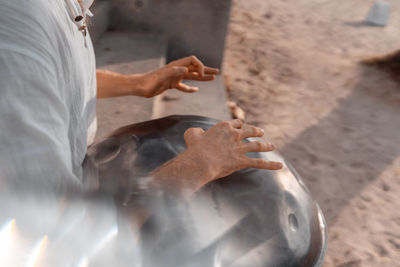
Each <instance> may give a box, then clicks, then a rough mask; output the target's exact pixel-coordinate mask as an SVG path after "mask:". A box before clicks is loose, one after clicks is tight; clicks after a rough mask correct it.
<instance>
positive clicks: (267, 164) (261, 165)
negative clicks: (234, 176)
mask: <svg viewBox="0 0 400 267" xmlns="http://www.w3.org/2000/svg"><path fill="white" fill-rule="evenodd" d="M245 164H246V166H247V167H248V168H256V169H266V170H280V169H282V167H283V164H282V163H280V162H277V161H267V160H264V159H251V158H247V159H246V162H245Z"/></svg>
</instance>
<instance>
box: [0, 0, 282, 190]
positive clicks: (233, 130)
mask: <svg viewBox="0 0 400 267" xmlns="http://www.w3.org/2000/svg"><path fill="white" fill-rule="evenodd" d="M82 1H83V0H35V1H27V0H13V1H10V0H0V127H1V128H0V186H2V188H3V189H4V187H9V188H13V189H23V190H38V191H39V192H49V191H61V192H64V191H71V190H72V191H75V190H85V177H84V176H83V170H82V162H83V160H84V157H85V154H86V148H87V145H89V144H91V142H93V138H94V134H95V131H96V119H95V99H96V95H97V97H98V98H106V97H117V96H126V95H136V96H142V97H153V96H155V95H158V94H160V93H162V92H164V91H165V90H169V89H174V88H175V89H178V90H180V91H182V92H186V93H192V92H196V91H197V90H198V89H197V88H192V87H189V86H187V85H185V84H183V83H182V80H185V79H186V80H199V81H209V80H212V79H214V75H216V74H217V73H218V70H217V69H213V68H209V67H206V66H204V65H203V64H202V62H200V61H199V60H198V59H197V58H196V57H193V56H192V57H188V58H184V59H181V60H177V61H174V62H171V63H170V64H168V65H166V66H165V67H163V68H161V69H159V70H156V71H154V72H150V73H145V74H138V75H121V74H117V73H113V72H108V71H97V75H96V69H95V58H94V53H93V48H92V44H91V41H90V37H89V35H88V34H86V29H85V25H84V20H82V21H80V22H79V23H78V22H77V17H76V14H75V13H76V12H78V13H81V14H82V15H83V16H86V14H87V13H88V12H87V9H88V5H90V2H92V1H83V2H82ZM71 5H72V7H75V11H74V10H73V8H71ZM74 12H75V13H74ZM262 135H263V131H262V130H261V129H259V128H256V127H253V126H249V125H245V124H243V123H241V122H240V121H238V120H234V121H230V122H222V123H219V124H217V125H216V126H215V127H213V128H211V129H210V130H208V131H206V132H204V131H203V130H201V129H189V130H188V131H187V132H186V133H185V141H186V143H187V149H186V151H185V152H183V153H182V154H181V155H179V156H178V157H177V158H175V159H173V160H172V161H170V162H168V163H167V164H165V165H164V166H162V167H160V168H159V169H158V170H156V171H155V172H154V173H153V175H154V177H155V180H156V181H157V182H158V183H159V184H161V185H163V186H167V187H168V188H175V189H176V188H181V189H185V190H186V192H189V195H190V194H191V193H193V192H195V191H196V190H198V189H199V188H200V187H202V186H203V185H204V184H206V183H208V182H209V181H211V180H214V179H217V178H220V177H223V176H226V175H228V174H230V173H232V172H234V171H236V170H238V169H241V168H246V167H254V168H264V169H271V170H276V169H280V168H281V167H282V164H281V163H278V162H267V161H264V160H262V159H250V158H248V157H246V155H245V153H246V152H260V151H271V150H273V149H274V147H273V145H272V144H265V143H262V142H248V143H243V142H242V140H243V139H244V138H247V137H255V136H258V137H261V136H262ZM1 183H2V184H1Z"/></svg>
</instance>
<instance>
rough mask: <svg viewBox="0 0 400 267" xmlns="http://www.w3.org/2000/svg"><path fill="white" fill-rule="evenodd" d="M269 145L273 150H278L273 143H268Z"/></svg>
mask: <svg viewBox="0 0 400 267" xmlns="http://www.w3.org/2000/svg"><path fill="white" fill-rule="evenodd" d="M268 145H269V147H270V148H271V149H275V148H276V147H275V145H274V144H272V143H268Z"/></svg>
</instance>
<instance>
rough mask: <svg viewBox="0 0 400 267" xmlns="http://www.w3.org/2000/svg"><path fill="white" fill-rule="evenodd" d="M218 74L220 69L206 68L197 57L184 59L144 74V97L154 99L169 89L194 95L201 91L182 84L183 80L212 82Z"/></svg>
mask: <svg viewBox="0 0 400 267" xmlns="http://www.w3.org/2000/svg"><path fill="white" fill-rule="evenodd" d="M218 73H219V70H218V69H215V68H210V67H207V66H204V64H203V63H202V62H201V61H200V60H199V59H198V58H196V57H195V56H191V57H186V58H182V59H179V60H176V61H173V62H171V63H169V64H168V65H166V66H164V67H162V68H160V69H158V70H156V71H153V72H150V73H147V74H144V76H143V82H142V95H143V96H144V97H154V96H156V95H159V94H161V93H163V92H164V91H166V90H168V89H178V90H180V91H182V92H185V93H194V92H197V91H198V90H199V89H198V88H197V87H190V86H188V85H186V84H184V83H182V81H183V80H195V81H212V80H214V79H215V75H216V74H218Z"/></svg>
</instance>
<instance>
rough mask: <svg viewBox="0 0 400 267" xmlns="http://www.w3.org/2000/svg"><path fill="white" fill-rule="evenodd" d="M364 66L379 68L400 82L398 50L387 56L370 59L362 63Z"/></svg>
mask: <svg viewBox="0 0 400 267" xmlns="http://www.w3.org/2000/svg"><path fill="white" fill-rule="evenodd" d="M362 63H363V64H364V65H367V66H372V67H376V68H379V69H381V70H383V71H385V72H387V73H388V74H390V75H391V76H392V78H393V79H394V80H397V81H400V50H397V51H395V52H392V53H390V54H387V55H382V56H376V57H371V58H368V59H364V60H363V61H362Z"/></svg>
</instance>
